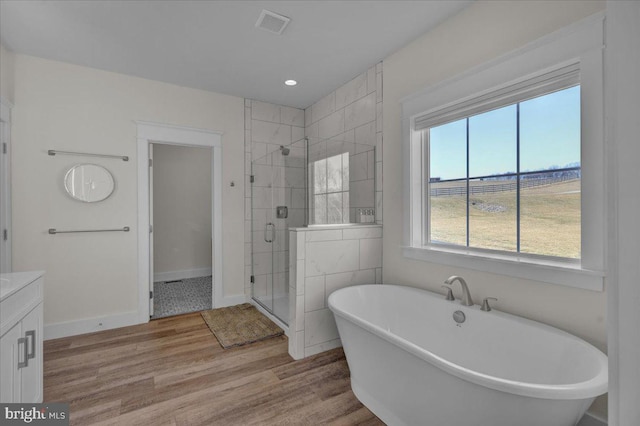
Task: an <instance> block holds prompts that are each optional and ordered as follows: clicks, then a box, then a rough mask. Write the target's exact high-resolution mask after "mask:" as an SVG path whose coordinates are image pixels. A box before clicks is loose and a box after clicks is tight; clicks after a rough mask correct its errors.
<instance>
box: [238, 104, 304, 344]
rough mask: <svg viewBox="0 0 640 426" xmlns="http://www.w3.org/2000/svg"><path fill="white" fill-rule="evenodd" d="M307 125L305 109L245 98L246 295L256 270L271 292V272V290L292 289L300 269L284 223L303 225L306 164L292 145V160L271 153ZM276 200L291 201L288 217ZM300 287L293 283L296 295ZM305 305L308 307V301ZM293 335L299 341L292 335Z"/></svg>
mask: <svg viewBox="0 0 640 426" xmlns="http://www.w3.org/2000/svg"><path fill="white" fill-rule="evenodd" d="M304 127H305V113H304V110H302V109H297V108H291V107H287V106H280V105H274V104H270V103H266V102H260V101H255V100H250V99H245V153H246V154H245V256H248V258H247V259H245V264H246V265H247V266H246V267H245V294H246V295H247V296H248V297H249V296H250V294H251V282H250V278H251V274H252V272H253V274H254V275H255V277H256V278H255V279H256V284H255V288H256V289H257V290H258V291H259V292H261V293H264V294H266V293H267V292H268V291H269V292H270V291H271V284H270V280H271V273H273V274H274V275H273V277H274V280H273V291H274V292H276V293H278V294H282V293H286V292H287V291H289V290H290V289H289V288H287V287H286V282H287V278H286V277H287V274H289V272H288V271H289V270H290V275H293V276H294V277H295V275H296V274H297V270H296V268H291V267H290V266H291V265H289V257H290V256H289V240H288V234H287V231H286V228H287V226H301V225H302V224H303V223H302V221H303V220H304V190H303V187H304V177H305V176H304V169H302V168H300V169H296V168H295V167H303V166H304V160H301V161H300V164H298V165H296V164H295V160H294V157H296V156H295V155H293V154H294V152H293V150H294V149H298V148H293V147H292V148H291V149H292V153H291V154H290V157H288V158H289V160H291V161H287V163H286V164H285V162H284V161H283V157H282V156H281V155H279V154H278V155H275V154H273V153H274V152H277V151H278V150H279V148H280V145H286V146H291V144H292V143H293V142H296V141H297V140H300V139H302V138H303V137H304V132H305V129H304ZM298 154H299V153H298ZM252 162H253V166H254V168H253V174H254V175H255V180H256V181H255V184H254V197H253V203H252V199H251V195H252V193H251V183H250V180H249V176H250V175H251V172H252ZM293 187H295V188H296V189H292V188H293ZM252 205H253V212H252V211H251V207H252ZM275 205H287V206H289V219H288V220H287V222H285V221H284V220H282V219H275V218H274V212H273V210H274V207H275ZM267 222H273V223H275V224H276V227H277V229H278V231H277V232H276V234H275V241H274V243H273V244H269V243H266V242H264V238H263V233H264V231H263V229H264V226H265V224H266V223H267ZM252 237H253V243H252ZM296 248H297V247H295V248H294V252H295V251H296ZM303 249H304V247H303ZM252 252H253V253H252ZM252 265H253V271H252V267H251V266H252ZM302 272H303V273H304V269H303V270H302ZM268 280H269V281H268ZM289 281H292V280H291V279H289ZM293 281H295V279H294V280H293ZM296 291H297V289H296V288H295V287H294V288H293V294H296ZM291 299H292V300H290V304H291V307H293V308H295V307H296V298H295V297H292V298H291ZM302 309H303V312H304V304H303V307H302ZM292 340H293V341H294V343H295V336H294V335H293V334H292Z"/></svg>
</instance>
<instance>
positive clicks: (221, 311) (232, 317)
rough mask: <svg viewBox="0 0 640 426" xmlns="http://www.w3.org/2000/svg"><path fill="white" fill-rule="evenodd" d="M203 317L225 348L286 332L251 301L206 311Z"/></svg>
mask: <svg viewBox="0 0 640 426" xmlns="http://www.w3.org/2000/svg"><path fill="white" fill-rule="evenodd" d="M202 318H203V319H204V321H205V322H206V323H207V325H208V326H209V329H211V332H212V333H213V335H214V336H216V338H217V339H218V341H219V342H220V345H222V347H223V348H225V349H229V348H232V347H234V346H242V345H246V344H248V343H253V342H257V341H259V340H264V339H268V338H270V337H276V336H281V335H282V334H284V330H282V329H281V328H280V327H278V326H277V325H276V324H274V323H273V322H272V321H271V320H270V319H269V318H267V317H266V316H264V315H263V314H262V313H261V312H260V311H258V310H257V309H256V308H255V306H253V305H251V304H250V303H243V304H241V305H236V306H229V307H227V308H218V309H211V310H209V311H204V312H202Z"/></svg>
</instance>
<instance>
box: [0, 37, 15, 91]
mask: <svg viewBox="0 0 640 426" xmlns="http://www.w3.org/2000/svg"><path fill="white" fill-rule="evenodd" d="M14 62H15V55H14V54H13V52H12V51H10V50H8V49H7V48H5V47H4V45H3V44H2V42H0V96H2V97H3V98H5V99H6V100H8V101H9V102H11V103H13V100H14Z"/></svg>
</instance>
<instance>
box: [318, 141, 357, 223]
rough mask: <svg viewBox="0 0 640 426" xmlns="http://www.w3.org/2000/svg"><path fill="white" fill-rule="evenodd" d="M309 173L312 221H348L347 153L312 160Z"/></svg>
mask: <svg viewBox="0 0 640 426" xmlns="http://www.w3.org/2000/svg"><path fill="white" fill-rule="evenodd" d="M310 174H311V181H312V186H311V188H312V189H313V195H312V197H311V203H312V208H311V211H312V212H313V214H312V216H311V217H312V218H313V223H314V224H316V225H321V224H337V223H349V153H348V152H345V153H342V154H338V155H334V156H332V157H329V158H325V159H322V160H317V161H314V162H313V163H312V165H311V168H310Z"/></svg>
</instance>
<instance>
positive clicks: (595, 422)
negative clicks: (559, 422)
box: [576, 413, 607, 426]
mask: <svg viewBox="0 0 640 426" xmlns="http://www.w3.org/2000/svg"><path fill="white" fill-rule="evenodd" d="M576 426H607V422H606V421H604V420H602V419H599V418H598V417H596V416H594V415H593V414H589V413H586V414H585V415H584V417H582V419H580V421H579V422H578V424H577V425H576Z"/></svg>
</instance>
